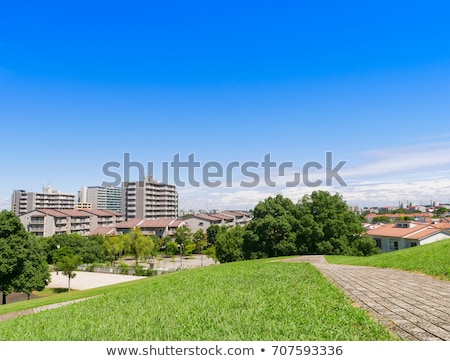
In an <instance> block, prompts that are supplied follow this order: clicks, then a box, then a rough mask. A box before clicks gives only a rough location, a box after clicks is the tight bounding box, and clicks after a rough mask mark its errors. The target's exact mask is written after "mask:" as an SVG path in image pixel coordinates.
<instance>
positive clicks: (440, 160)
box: [341, 143, 450, 180]
mask: <svg viewBox="0 0 450 361" xmlns="http://www.w3.org/2000/svg"><path fill="white" fill-rule="evenodd" d="M449 154H450V143H431V144H421V145H414V146H409V147H399V148H390V149H378V150H373V151H368V152H364V153H362V154H361V156H362V157H365V158H369V160H368V161H366V162H365V163H363V164H361V165H359V166H355V167H353V168H348V167H347V168H344V169H342V171H341V175H342V177H343V178H344V179H348V180H352V179H356V180H358V179H360V180H361V179H371V178H373V177H379V176H386V175H389V176H395V177H405V176H406V177H407V176H409V175H411V173H423V172H424V171H439V170H450V157H449V156H448V155H449Z"/></svg>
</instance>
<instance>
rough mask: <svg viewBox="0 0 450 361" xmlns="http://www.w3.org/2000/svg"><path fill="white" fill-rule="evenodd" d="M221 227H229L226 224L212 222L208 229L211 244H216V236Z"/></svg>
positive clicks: (208, 238) (207, 236) (207, 237)
mask: <svg viewBox="0 0 450 361" xmlns="http://www.w3.org/2000/svg"><path fill="white" fill-rule="evenodd" d="M220 229H227V227H226V226H219V225H218V224H212V225H210V226H209V227H208V228H207V229H206V241H207V242H208V244H210V245H214V244H216V236H217V233H219V230H220Z"/></svg>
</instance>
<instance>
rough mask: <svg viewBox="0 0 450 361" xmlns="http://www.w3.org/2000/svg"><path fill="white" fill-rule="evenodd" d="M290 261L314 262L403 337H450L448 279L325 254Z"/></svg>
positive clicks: (428, 339) (447, 339)
mask: <svg viewBox="0 0 450 361" xmlns="http://www.w3.org/2000/svg"><path fill="white" fill-rule="evenodd" d="M291 261H297V262H309V263H311V264H312V265H314V266H315V267H316V268H317V269H319V270H320V271H321V272H322V273H323V274H324V275H325V276H326V277H328V279H330V280H331V281H332V282H333V283H334V284H335V285H336V286H338V287H339V288H341V289H342V290H344V292H345V293H346V294H347V295H348V296H349V297H350V298H351V299H352V300H353V301H354V302H355V304H356V305H358V306H359V307H362V308H364V309H366V310H367V311H369V312H370V313H371V314H372V315H373V316H374V317H375V318H376V319H378V320H379V321H380V322H381V323H382V324H383V325H385V326H386V327H388V328H389V329H391V330H392V331H393V332H395V333H396V334H398V335H399V336H400V337H401V338H402V339H404V340H414V341H418V340H419V341H430V340H445V341H450V282H449V281H445V280H438V279H435V278H432V277H430V276H426V275H422V274H416V273H411V272H405V271H400V270H394V269H384V268H375V267H363V266H345V265H334V264H328V263H327V262H326V260H325V258H324V257H322V256H301V257H299V258H295V259H291Z"/></svg>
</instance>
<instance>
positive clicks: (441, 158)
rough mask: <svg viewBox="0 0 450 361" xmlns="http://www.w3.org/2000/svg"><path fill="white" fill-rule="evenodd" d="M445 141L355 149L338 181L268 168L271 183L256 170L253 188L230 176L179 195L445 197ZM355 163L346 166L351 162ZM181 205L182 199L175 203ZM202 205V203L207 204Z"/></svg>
mask: <svg viewBox="0 0 450 361" xmlns="http://www.w3.org/2000/svg"><path fill="white" fill-rule="evenodd" d="M449 154H450V143H447V142H440V143H427V144H419V145H413V146H408V147H397V148H385V149H376V150H372V151H368V152H364V153H360V154H359V155H358V157H356V158H355V159H354V160H352V161H349V162H348V163H347V164H346V165H345V167H343V168H342V170H341V171H340V172H339V174H340V176H341V177H342V178H343V179H344V181H345V182H346V184H347V185H346V186H342V185H340V184H338V183H337V182H335V181H333V184H332V185H331V186H326V185H325V182H324V181H323V183H322V184H321V185H320V186H319V187H308V186H307V185H305V182H304V179H302V180H301V182H300V184H299V185H298V186H295V187H286V182H287V181H290V180H292V179H293V175H292V170H289V171H288V172H286V174H285V175H284V176H280V174H279V173H278V172H277V171H273V172H272V173H271V180H272V181H273V182H275V183H276V187H268V186H267V185H266V184H265V182H264V179H263V175H262V174H261V173H260V176H261V178H260V179H261V182H260V184H258V185H257V186H256V187H253V188H243V187H241V186H239V184H240V180H238V179H236V180H235V181H234V182H233V186H232V187H218V188H215V189H211V188H207V187H200V188H194V189H186V190H181V193H180V195H182V196H181V197H180V200H182V201H183V203H185V204H190V205H193V207H195V205H197V206H198V207H199V208H202V209H203V208H205V205H207V206H208V207H209V208H228V207H234V208H236V207H238V208H241V209H243V208H253V207H254V206H255V205H256V204H257V203H258V202H259V201H261V200H263V199H265V198H267V197H269V196H274V195H276V194H282V195H283V196H285V197H288V198H290V199H292V200H293V201H294V202H297V201H298V200H300V199H301V198H302V197H303V196H304V195H305V194H310V193H311V192H313V191H314V190H319V189H320V190H326V191H329V192H331V193H339V194H341V195H342V196H343V198H344V199H345V200H346V201H347V202H348V203H349V204H357V205H360V206H370V205H374V206H375V205H383V204H386V205H388V204H389V205H396V204H398V202H406V201H410V202H413V203H416V204H418V203H428V202H429V201H430V200H436V201H440V202H444V203H448V202H450V156H449ZM355 163H356V164H358V163H359V165H357V166H354V167H350V166H351V164H355ZM325 173H326V172H325V169H321V170H317V171H313V172H311V173H310V181H315V180H325V177H326V174H325ZM180 205H181V207H182V204H180ZM208 207H206V208H208Z"/></svg>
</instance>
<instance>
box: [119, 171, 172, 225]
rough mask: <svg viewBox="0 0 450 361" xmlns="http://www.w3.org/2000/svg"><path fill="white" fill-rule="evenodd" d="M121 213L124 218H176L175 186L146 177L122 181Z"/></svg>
mask: <svg viewBox="0 0 450 361" xmlns="http://www.w3.org/2000/svg"><path fill="white" fill-rule="evenodd" d="M122 207H123V208H122V213H123V214H124V216H125V219H134V218H141V219H159V218H177V215H178V193H177V190H176V187H175V186H174V185H171V184H164V183H160V182H158V181H156V180H154V179H153V178H152V177H146V178H145V180H143V181H137V182H123V183H122Z"/></svg>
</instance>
